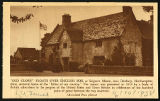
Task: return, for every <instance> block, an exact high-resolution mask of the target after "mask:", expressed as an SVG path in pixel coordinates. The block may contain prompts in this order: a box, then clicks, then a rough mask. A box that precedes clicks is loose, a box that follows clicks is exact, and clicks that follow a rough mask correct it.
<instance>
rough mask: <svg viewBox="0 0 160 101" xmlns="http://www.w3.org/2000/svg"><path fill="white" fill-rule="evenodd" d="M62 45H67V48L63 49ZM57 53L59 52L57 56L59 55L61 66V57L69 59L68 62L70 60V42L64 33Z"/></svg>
mask: <svg viewBox="0 0 160 101" xmlns="http://www.w3.org/2000/svg"><path fill="white" fill-rule="evenodd" d="M64 43H67V48H64V47H63V44H64ZM59 52H60V54H59V55H60V59H61V63H62V64H63V61H62V58H63V57H69V60H71V40H70V37H69V35H68V34H67V32H66V31H64V32H63V33H62V36H61V38H60V45H59Z"/></svg>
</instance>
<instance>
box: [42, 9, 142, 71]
mask: <svg viewBox="0 0 160 101" xmlns="http://www.w3.org/2000/svg"><path fill="white" fill-rule="evenodd" d="M120 45H121V46H120ZM116 49H117V52H118V53H119V54H118V56H117V57H116V58H113V54H115V50H116ZM42 52H43V53H44V58H45V61H46V62H48V63H51V64H53V63H56V62H57V61H59V62H60V63H61V64H62V65H63V70H67V67H66V66H67V65H68V64H69V62H70V61H75V62H77V63H79V64H96V62H98V63H102V64H103V63H104V62H105V61H106V60H109V61H114V59H119V61H122V62H123V65H134V66H142V65H143V62H142V33H141V31H140V29H139V27H138V25H137V21H136V18H135V16H134V14H133V11H132V8H131V7H128V6H124V7H123V12H120V13H116V14H112V15H107V16H102V17H97V18H92V19H86V20H82V21H77V22H71V16H70V15H69V14H65V15H63V16H62V25H57V26H56V28H55V29H54V31H53V32H52V33H51V35H50V37H49V38H48V40H47V41H46V43H45V46H44V47H43V50H42ZM116 54H117V53H116ZM121 54H122V55H123V57H122V55H121ZM129 58H130V59H131V61H129V62H127V61H128V59H129ZM115 63H116V62H115ZM117 65H119V64H117Z"/></svg>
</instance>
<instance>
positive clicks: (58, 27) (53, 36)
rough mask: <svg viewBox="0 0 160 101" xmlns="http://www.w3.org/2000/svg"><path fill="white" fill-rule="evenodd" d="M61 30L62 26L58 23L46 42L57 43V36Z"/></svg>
mask: <svg viewBox="0 0 160 101" xmlns="http://www.w3.org/2000/svg"><path fill="white" fill-rule="evenodd" d="M62 32H63V26H62V25H58V26H57V28H56V29H55V31H53V32H52V35H51V37H50V38H49V40H48V41H47V44H48V45H49V44H55V43H58V41H59V37H60V35H61V33H62Z"/></svg>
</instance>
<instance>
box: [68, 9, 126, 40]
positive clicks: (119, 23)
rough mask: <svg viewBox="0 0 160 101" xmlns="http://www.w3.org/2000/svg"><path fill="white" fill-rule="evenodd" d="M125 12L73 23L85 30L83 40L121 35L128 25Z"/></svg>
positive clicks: (73, 26) (73, 25) (75, 26)
mask: <svg viewBox="0 0 160 101" xmlns="http://www.w3.org/2000/svg"><path fill="white" fill-rule="evenodd" d="M126 19H127V17H126V16H124V14H123V12H121V13H116V14H112V15H107V16H102V17H97V18H92V19H87V20H83V21H78V22H74V23H72V25H71V27H72V28H76V29H79V30H82V31H83V41H86V40H95V39H101V38H109V37H116V36H120V35H121V34H122V32H123V30H124V27H125V25H126V22H127V21H126Z"/></svg>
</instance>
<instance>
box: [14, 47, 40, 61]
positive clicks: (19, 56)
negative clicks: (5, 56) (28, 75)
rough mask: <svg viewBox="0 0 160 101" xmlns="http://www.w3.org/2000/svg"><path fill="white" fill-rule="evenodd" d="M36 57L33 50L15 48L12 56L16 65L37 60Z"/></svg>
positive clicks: (35, 52) (36, 53) (36, 54)
mask: <svg viewBox="0 0 160 101" xmlns="http://www.w3.org/2000/svg"><path fill="white" fill-rule="evenodd" d="M38 56H39V55H38V51H37V50H36V49H35V48H17V51H16V52H15V54H14V58H15V59H16V62H17V63H23V62H24V61H33V60H38Z"/></svg>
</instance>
